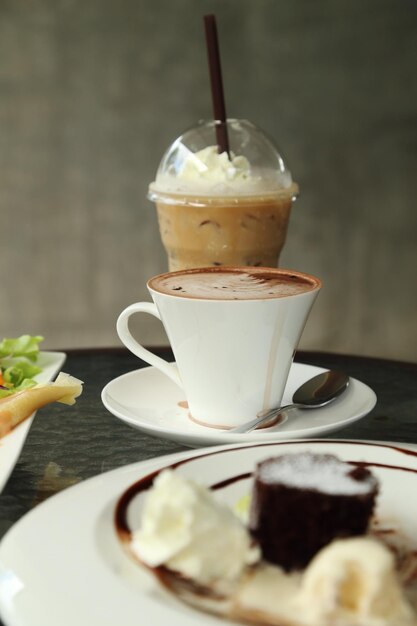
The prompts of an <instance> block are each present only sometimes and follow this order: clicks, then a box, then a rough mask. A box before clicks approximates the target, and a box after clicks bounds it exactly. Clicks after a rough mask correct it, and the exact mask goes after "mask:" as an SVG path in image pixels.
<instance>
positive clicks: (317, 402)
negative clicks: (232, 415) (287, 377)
mask: <svg viewBox="0 0 417 626" xmlns="http://www.w3.org/2000/svg"><path fill="white" fill-rule="evenodd" d="M348 385H349V376H348V375H347V374H345V373H344V372H339V371H337V370H329V371H327V372H322V373H321V374H318V375H317V376H314V377H313V378H310V380H308V381H307V382H305V383H304V384H303V385H301V387H299V388H298V389H297V391H296V392H295V393H294V395H293V398H292V400H293V401H292V404H287V405H286V406H282V407H278V408H275V409H269V410H268V411H262V412H261V413H258V416H257V417H256V418H255V419H253V420H251V421H250V422H246V423H245V424H241V425H240V426H237V427H236V428H230V429H229V430H226V431H224V432H226V433H233V434H234V433H250V432H251V430H254V429H255V428H257V427H258V426H260V425H261V424H263V423H264V422H266V421H268V420H270V419H271V418H272V417H275V416H276V415H279V414H280V413H282V412H283V411H288V410H289V409H315V408H318V407H321V406H324V405H325V404H329V402H332V400H334V399H335V398H337V397H338V396H340V394H341V393H343V392H344V391H345V389H346V388H347V386H348Z"/></svg>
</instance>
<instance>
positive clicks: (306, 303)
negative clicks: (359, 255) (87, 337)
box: [117, 266, 321, 428]
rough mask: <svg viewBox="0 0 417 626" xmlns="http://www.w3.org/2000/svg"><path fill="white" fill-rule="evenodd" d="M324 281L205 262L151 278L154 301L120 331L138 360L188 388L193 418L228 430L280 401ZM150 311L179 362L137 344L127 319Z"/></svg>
mask: <svg viewBox="0 0 417 626" xmlns="http://www.w3.org/2000/svg"><path fill="white" fill-rule="evenodd" d="M320 287H321V282H320V280H319V279H318V278H315V277H314V276H310V275H309V274H303V273H300V272H295V271H292V270H282V269H275V268H270V267H226V266H222V267H205V268H193V269H184V270H181V271H178V272H172V273H167V274H160V275H159V276H154V277H153V278H151V279H150V280H149V281H148V289H149V291H150V293H151V296H152V299H153V302H136V303H134V304H131V305H130V306H128V307H127V308H126V309H125V310H124V311H123V312H122V313H121V314H120V316H119V319H118V321H117V332H118V333H119V337H120V338H121V340H122V341H123V343H124V344H125V345H126V346H127V347H128V348H129V350H131V351H132V352H133V354H136V355H137V356H138V357H139V358H140V359H142V360H144V361H147V362H148V363H149V364H150V365H153V366H154V367H155V368H157V369H158V370H160V371H161V372H163V373H164V374H166V375H167V376H168V377H169V378H170V379H171V380H173V381H174V382H175V384H176V385H178V386H179V387H181V388H182V389H183V391H184V395H185V399H186V401H187V403H188V407H189V413H190V416H192V418H193V420H194V421H196V422H199V423H200V424H203V425H205V426H211V427H217V428H230V427H233V426H238V425H239V424H242V423H243V422H245V421H248V420H249V419H253V418H254V417H255V416H256V415H257V414H258V412H260V411H266V410H268V409H270V408H272V407H276V406H279V405H280V403H281V400H282V395H283V392H284V387H285V384H286V381H287V377H288V372H289V370H290V367H291V363H292V360H293V358H294V353H295V350H296V348H297V344H298V341H299V339H300V335H301V333H302V330H303V328H304V324H305V322H306V320H307V316H308V314H309V311H310V309H311V307H312V305H313V302H314V300H315V298H316V296H317V294H318V292H319V290H320ZM137 313H148V314H150V315H154V316H155V317H157V318H159V319H160V320H161V321H162V323H163V325H164V327H165V330H166V333H167V337H168V339H169V342H170V344H171V347H172V351H173V353H174V357H175V363H169V362H167V361H164V360H163V359H161V358H160V357H159V356H158V355H156V354H154V353H152V352H151V351H150V350H148V349H147V348H145V347H144V346H143V345H141V344H140V343H138V341H136V339H135V338H134V337H133V336H132V333H131V331H130V330H129V318H130V317H131V316H132V315H135V314H137Z"/></svg>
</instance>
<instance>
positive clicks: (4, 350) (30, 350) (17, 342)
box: [0, 335, 43, 361]
mask: <svg viewBox="0 0 417 626" xmlns="http://www.w3.org/2000/svg"><path fill="white" fill-rule="evenodd" d="M41 341H43V337H40V336H39V335H37V336H34V337H31V336H30V335H22V336H21V337H16V338H15V339H7V338H6V339H3V341H0V359H2V358H4V357H12V358H15V357H22V356H24V357H25V358H26V359H29V361H36V359H37V358H38V354H39V344H40V342H41Z"/></svg>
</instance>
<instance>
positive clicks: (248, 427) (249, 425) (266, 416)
mask: <svg viewBox="0 0 417 626" xmlns="http://www.w3.org/2000/svg"><path fill="white" fill-rule="evenodd" d="M298 406H299V405H298V404H286V405H285V406H281V407H278V408H275V409H269V410H268V411H265V412H264V413H261V414H259V415H258V417H256V418H255V419H253V420H250V422H245V423H244V424H241V425H240V426H236V428H229V430H225V431H224V432H225V433H233V434H234V433H250V432H251V431H252V430H255V428H257V427H258V426H260V425H261V424H263V423H264V422H267V421H268V420H270V419H271V418H272V417H274V416H275V415H279V414H280V413H282V411H287V410H288V409H293V408H296V407H298Z"/></svg>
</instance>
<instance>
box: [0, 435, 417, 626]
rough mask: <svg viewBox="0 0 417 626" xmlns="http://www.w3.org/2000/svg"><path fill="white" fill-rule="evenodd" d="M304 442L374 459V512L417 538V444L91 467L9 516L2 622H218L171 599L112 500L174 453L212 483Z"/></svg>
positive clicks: (53, 625)
mask: <svg viewBox="0 0 417 626" xmlns="http://www.w3.org/2000/svg"><path fill="white" fill-rule="evenodd" d="M303 450H311V451H314V452H326V453H332V454H336V455H337V456H338V457H339V458H341V459H344V460H346V461H362V462H366V463H369V464H371V470H372V471H373V472H374V473H375V475H376V476H377V477H378V479H379V480H380V483H381V491H380V495H379V497H378V505H377V517H378V519H379V520H380V521H381V522H383V521H387V522H388V523H389V524H390V525H391V526H392V525H395V526H396V527H397V528H398V529H399V530H400V531H402V532H403V533H404V536H406V537H407V542H408V545H409V546H410V547H411V548H412V549H415V548H416V547H417V530H416V525H415V520H416V519H417V499H416V498H415V493H416V491H417V452H416V451H410V450H405V449H402V448H400V447H399V446H397V445H395V444H393V445H392V446H391V445H388V444H386V445H383V444H369V443H365V442H363V443H357V442H352V441H350V442H349V441H340V442H336V441H331V440H327V441H311V440H307V441H298V442H277V443H264V444H257V445H243V446H242V445H241V446H223V447H219V448H213V449H211V450H207V449H206V450H200V451H196V450H194V451H189V452H186V453H181V454H176V455H171V456H169V457H162V458H160V459H158V460H155V459H154V460H152V461H148V462H144V463H136V464H134V465H130V466H127V467H123V468H120V469H117V470H113V471H112V472H108V473H106V474H101V475H99V476H96V477H95V478H92V479H90V480H87V481H85V482H83V483H80V484H78V485H75V486H74V487H71V488H68V489H66V490H65V491H63V492H61V493H60V494H58V495H57V496H54V497H52V498H50V499H49V500H46V501H45V502H44V503H42V504H40V505H39V506H38V507H37V508H36V509H34V510H32V511H31V512H30V513H28V514H27V515H26V516H25V517H23V518H22V519H21V520H20V521H19V522H18V523H17V524H15V526H14V527H13V528H12V529H11V530H10V531H9V532H8V533H7V534H6V536H5V538H4V539H3V541H2V543H1V544H0V614H1V616H2V619H3V620H4V622H5V624H6V625H7V626H57V625H59V626H74V624H76V625H77V626H114V624H123V626H138V624H142V625H146V626H148V625H149V626H167V625H168V624H169V625H170V626H210V625H214V624H217V625H222V626H225V622H224V621H223V620H220V619H218V618H214V617H212V616H210V615H206V614H203V613H200V612H198V611H195V610H193V609H191V608H190V607H187V606H185V605H183V604H180V603H179V602H177V601H176V600H175V599H172V598H171V597H170V596H168V595H167V594H165V592H163V591H162V590H161V589H160V588H159V587H158V585H157V584H156V582H155V580H154V578H153V577H151V576H149V575H146V574H145V573H144V572H143V570H142V569H141V568H140V567H139V566H137V565H136V564H135V563H133V561H131V560H130V558H129V557H128V556H127V554H126V553H125V551H124V550H123V548H122V547H121V545H120V543H119V541H118V539H117V536H116V533H115V528H114V513H115V507H116V504H117V501H118V499H119V497H120V496H121V495H122V493H124V491H125V490H126V489H127V488H128V487H129V486H130V485H132V484H133V483H135V482H136V481H137V480H139V479H142V478H144V477H145V476H147V475H149V474H151V473H152V472H154V471H156V470H159V469H161V468H164V467H167V466H171V465H172V464H174V463H178V462H179V461H181V462H182V463H181V464H180V465H178V466H177V469H176V470H175V471H179V472H181V473H184V474H186V475H187V476H192V477H193V479H194V480H196V481H198V482H200V483H203V484H207V485H213V484H214V483H218V482H221V481H227V479H229V478H230V477H232V476H236V475H240V474H245V473H246V472H251V471H252V470H253V467H254V464H255V463H256V462H257V461H259V460H261V459H265V458H267V457H268V456H271V455H274V454H280V453H284V452H299V451H303ZM184 461H185V462H184ZM248 489H249V484H248V479H242V480H240V481H238V482H234V483H233V484H232V485H228V486H225V487H224V488H223V489H220V490H218V491H217V492H216V493H218V494H219V497H221V498H222V499H224V500H225V501H227V502H229V503H230V504H234V503H235V502H236V500H237V499H238V498H239V497H241V496H242V495H243V494H245V493H247V492H248ZM228 624H229V622H228Z"/></svg>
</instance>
